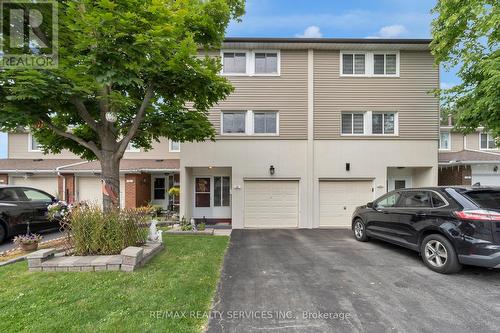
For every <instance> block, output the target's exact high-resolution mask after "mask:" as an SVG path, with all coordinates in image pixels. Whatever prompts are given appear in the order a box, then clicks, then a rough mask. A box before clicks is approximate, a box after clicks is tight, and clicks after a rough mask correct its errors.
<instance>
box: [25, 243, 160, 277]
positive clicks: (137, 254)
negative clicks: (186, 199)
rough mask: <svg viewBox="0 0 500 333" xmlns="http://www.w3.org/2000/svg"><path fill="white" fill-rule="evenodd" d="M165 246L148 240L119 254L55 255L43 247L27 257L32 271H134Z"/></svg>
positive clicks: (52, 251)
mask: <svg viewBox="0 0 500 333" xmlns="http://www.w3.org/2000/svg"><path fill="white" fill-rule="evenodd" d="M163 248H164V246H163V243H156V242H147V243H146V244H145V245H143V246H141V247H135V246H129V247H127V248H125V249H124V250H122V252H121V253H120V254H118V255H98V256H64V257H55V256H54V254H55V253H56V250H55V249H43V250H39V251H36V252H33V253H31V254H30V255H28V256H27V257H26V259H27V260H28V270H29V271H30V272H41V271H43V272H48V271H51V272H53V271H62V272H91V271H120V270H121V271H124V272H133V271H134V270H136V269H137V268H139V267H141V266H144V264H146V263H147V262H148V261H149V260H151V259H152V258H153V257H154V256H155V255H156V254H157V253H158V252H160V251H161V250H162V249H163Z"/></svg>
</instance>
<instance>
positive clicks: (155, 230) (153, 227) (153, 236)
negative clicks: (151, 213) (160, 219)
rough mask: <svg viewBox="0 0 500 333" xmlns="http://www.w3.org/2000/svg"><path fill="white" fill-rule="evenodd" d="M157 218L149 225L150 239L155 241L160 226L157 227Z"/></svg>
mask: <svg viewBox="0 0 500 333" xmlns="http://www.w3.org/2000/svg"><path fill="white" fill-rule="evenodd" d="M156 223H157V222H156V220H153V221H152V222H151V225H150V226H149V236H148V239H149V240H150V241H153V242H155V241H156V240H157V239H158V228H157V227H156Z"/></svg>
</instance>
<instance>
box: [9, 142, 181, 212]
mask: <svg viewBox="0 0 500 333" xmlns="http://www.w3.org/2000/svg"><path fill="white" fill-rule="evenodd" d="M7 147H8V155H7V159H0V184H15V185H26V186H31V187H35V188H39V189H42V190H44V191H46V192H48V193H50V194H52V195H55V196H57V197H59V198H60V199H63V200H66V201H69V202H73V201H82V200H85V201H90V202H95V203H97V204H101V203H102V193H101V179H100V172H101V169H100V164H99V162H95V161H94V162H87V161H84V160H81V159H79V158H78V157H77V156H76V155H74V154H72V153H71V152H69V151H64V152H62V153H61V154H56V155H54V154H48V155H44V154H43V153H42V152H41V150H40V147H39V145H38V143H37V142H36V140H35V139H34V137H32V136H31V134H30V133H27V132H17V133H8V136H7ZM179 151H180V145H179V143H177V142H171V141H169V140H167V139H164V140H162V141H161V142H159V143H154V144H153V149H152V150H151V151H148V152H144V151H142V150H141V149H135V148H134V147H130V148H129V149H128V150H127V152H126V153H125V156H124V158H123V160H122V162H121V165H120V185H121V186H120V188H121V193H122V195H121V202H120V204H121V206H122V207H127V208H133V207H138V206H144V205H147V204H148V203H150V202H151V203H152V204H155V205H160V206H163V207H164V208H168V206H169V197H168V193H167V191H168V189H169V188H170V187H172V186H178V185H179ZM170 203H171V204H175V205H178V202H170Z"/></svg>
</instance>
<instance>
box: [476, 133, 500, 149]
mask: <svg viewBox="0 0 500 333" xmlns="http://www.w3.org/2000/svg"><path fill="white" fill-rule="evenodd" d="M479 139H480V140H479V144H480V147H481V149H497V148H498V147H497V146H496V144H495V138H493V136H492V135H491V134H490V133H479Z"/></svg>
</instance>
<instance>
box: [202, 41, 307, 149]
mask: <svg viewBox="0 0 500 333" xmlns="http://www.w3.org/2000/svg"><path fill="white" fill-rule="evenodd" d="M228 78H229V80H230V81H231V83H232V84H233V86H234V88H235V90H234V92H233V93H232V94H231V95H230V96H229V97H228V98H227V99H226V100H225V101H223V102H221V103H220V104H218V105H217V106H216V107H215V108H214V109H213V110H212V111H211V112H210V115H209V119H210V121H211V122H212V124H213V125H214V127H215V130H216V131H217V133H218V134H220V131H221V130H220V120H221V111H225V110H227V111H232V110H253V111H266V110H268V111H278V112H279V137H278V136H274V137H273V136H250V135H247V136H245V135H241V136H240V135H238V136H224V135H218V137H217V139H218V140H224V139H267V140H269V139H307V50H282V51H281V75H280V76H252V77H250V76H228Z"/></svg>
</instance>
